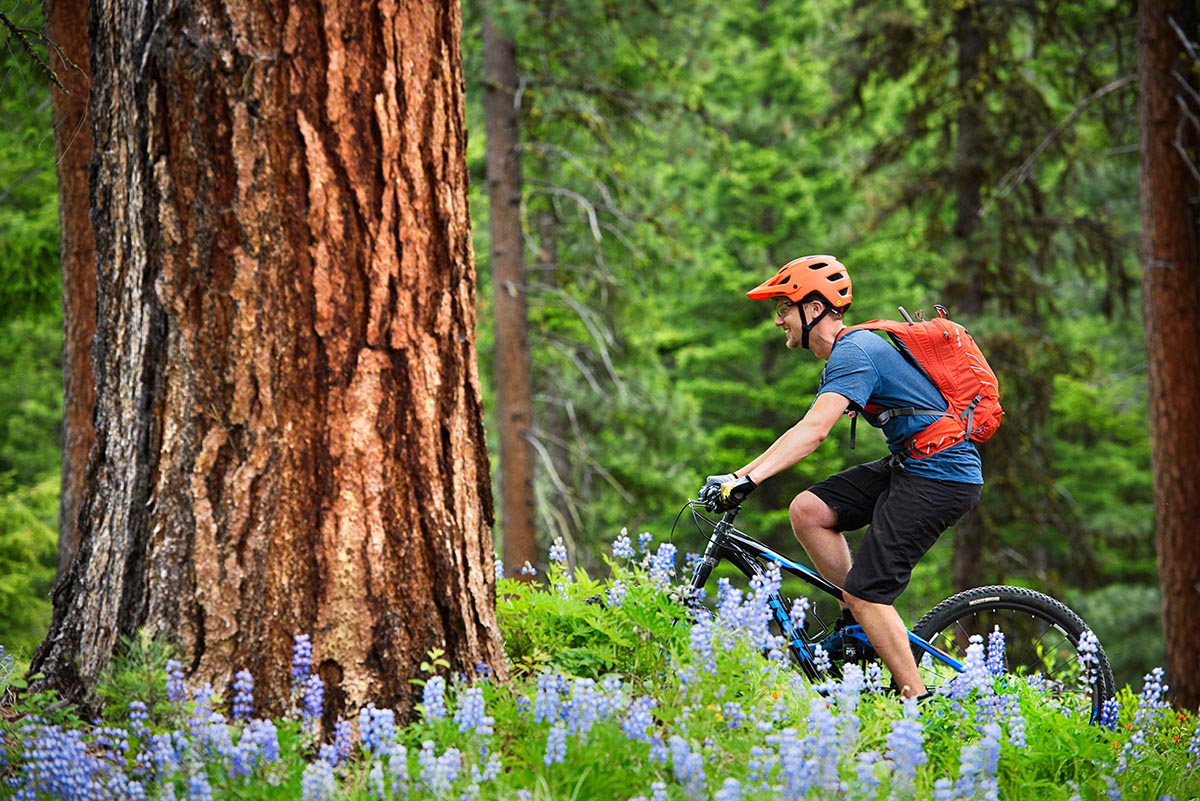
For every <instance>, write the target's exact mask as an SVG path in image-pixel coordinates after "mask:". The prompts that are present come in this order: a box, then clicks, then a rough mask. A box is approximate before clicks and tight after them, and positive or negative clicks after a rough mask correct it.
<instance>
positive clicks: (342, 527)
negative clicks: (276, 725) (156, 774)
mask: <svg viewBox="0 0 1200 801" xmlns="http://www.w3.org/2000/svg"><path fill="white" fill-rule="evenodd" d="M91 13H92V18H91V34H92V70H93V77H94V88H93V97H94V103H93V114H94V117H95V135H96V142H95V149H96V154H97V158H96V162H95V165H94V169H95V171H94V182H93V197H92V211H93V220H94V221H95V224H96V239H97V252H98V264H99V284H98V296H99V311H98V324H97V348H96V358H95V367H96V380H97V407H96V417H95V419H96V444H95V447H94V449H93V456H92V459H91V462H90V465H89V470H88V477H87V478H88V480H87V486H86V491H85V495H84V498H83V501H82V511H81V515H80V518H79V522H80V547H79V552H78V554H77V556H76V559H75V560H74V562H73V564H72V567H71V569H70V570H69V572H68V573H67V574H66V575H65V577H64V579H63V580H62V581H61V582H60V583H59V585H58V586H57V588H56V590H55V598H54V600H55V614H54V621H53V624H52V628H51V632H50V634H49V636H48V637H47V639H46V641H45V642H44V643H43V644H42V647H41V648H40V650H39V652H38V653H37V655H36V658H35V662H34V669H35V670H40V671H43V672H44V673H45V674H46V675H47V679H46V683H47V684H50V685H52V686H57V687H58V688H60V689H62V690H63V691H64V692H66V693H67V694H68V696H69V697H72V698H77V699H85V698H87V696H88V693H89V691H90V690H91V688H92V687H93V686H94V682H95V680H96V678H97V676H98V675H99V674H100V671H101V670H102V669H103V667H104V666H105V665H106V664H107V662H108V661H109V660H110V657H111V655H112V653H113V651H114V649H115V648H117V647H118V640H119V638H121V637H127V636H130V635H132V634H134V633H135V631H137V630H138V629H139V628H141V627H145V628H147V629H148V630H149V631H150V632H151V633H152V634H154V635H156V636H159V637H164V638H168V639H170V640H173V641H175V642H176V643H178V645H179V646H180V647H181V648H182V650H183V651H184V652H185V653H186V655H187V659H188V663H187V664H188V669H189V672H190V675H191V678H192V680H193V681H195V682H211V683H213V684H214V685H215V686H217V687H218V688H222V687H227V686H228V683H229V681H230V680H231V677H232V675H233V673H234V672H235V671H237V670H239V669H241V668H248V669H250V670H251V671H252V672H253V673H254V674H255V676H256V678H257V680H258V684H257V695H258V696H259V699H260V701H261V702H262V703H263V704H264V711H278V710H279V709H280V708H281V707H282V706H283V705H284V703H285V699H286V696H287V691H288V681H289V676H288V669H289V663H290V655H291V646H292V638H293V636H294V635H296V634H299V633H311V635H312V639H313V645H314V652H315V654H314V656H315V662H316V664H318V666H319V672H320V674H321V676H322V677H323V678H324V679H325V681H326V683H327V686H328V690H327V698H328V699H329V701H330V702H331V706H332V712H334V713H336V712H337V711H340V710H341V709H342V708H346V707H353V706H355V705H358V704H362V703H364V702H366V701H367V700H374V701H376V702H383V703H387V704H393V705H397V706H400V707H402V708H406V707H408V706H409V705H410V704H411V702H412V700H413V696H412V694H413V687H412V685H411V684H410V683H409V679H411V678H413V677H415V676H417V675H418V670H419V664H420V662H421V661H422V659H423V658H424V657H425V656H426V654H427V652H428V651H429V650H430V649H432V648H434V647H445V648H447V649H448V651H449V655H450V658H451V661H452V663H453V669H454V670H456V671H469V670H472V669H473V668H474V667H475V666H476V665H477V664H478V663H480V662H485V663H488V664H490V665H491V666H492V667H493V668H495V669H496V670H497V671H499V672H500V673H501V674H503V672H504V662H503V655H502V652H501V649H500V644H499V639H498V636H497V632H496V628H495V617H494V567H493V557H492V544H491V537H490V532H489V525H490V523H491V517H492V510H491V496H490V490H489V482H488V467H487V457H486V450H485V445H484V436H483V426H482V410H481V406H480V398H479V387H478V378H477V374H476V367H475V346H474V341H473V334H474V323H475V311H474V300H475V274H474V267H473V263H472V254H471V250H470V238H469V221H468V214H467V195H466V188H467V178H466V171H465V161H464V140H465V134H464V130H463V93H462V72H461V53H460V49H459V48H460V25H461V22H460V17H459V8H458V5H457V3H450V4H444V5H443V4H418V5H406V6H402V7H401V6H397V5H396V4H393V3H390V2H386V0H385V2H382V3H380V4H370V5H353V4H351V5H342V4H338V3H336V2H335V3H323V4H318V6H304V7H300V6H281V5H278V4H274V3H269V2H264V0H231V1H230V2H228V3H222V2H220V0H201V1H200V2H196V3H191V4H184V5H179V4H175V3H165V2H158V1H157V0H154V1H152V2H149V3H142V2H131V0H95V2H93V4H92V7H91Z"/></svg>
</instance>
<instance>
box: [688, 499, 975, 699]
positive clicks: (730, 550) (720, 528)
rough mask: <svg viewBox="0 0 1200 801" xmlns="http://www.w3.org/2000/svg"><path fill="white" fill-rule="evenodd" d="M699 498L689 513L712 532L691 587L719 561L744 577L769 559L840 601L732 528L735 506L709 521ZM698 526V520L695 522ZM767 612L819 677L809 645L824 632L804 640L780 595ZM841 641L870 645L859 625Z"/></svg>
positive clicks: (835, 589)
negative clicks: (772, 615)
mask: <svg viewBox="0 0 1200 801" xmlns="http://www.w3.org/2000/svg"><path fill="white" fill-rule="evenodd" d="M699 504H700V502H699V501H691V502H690V503H689V506H691V509H692V514H693V517H694V518H699V519H702V520H704V521H706V522H707V523H711V524H712V526H713V530H712V534H711V535H710V536H709V538H708V544H707V545H706V546H705V549H704V555H703V556H702V557H701V559H700V561H699V562H698V563H697V564H696V568H695V571H694V572H693V574H692V589H693V590H699V589H700V588H701V587H703V586H704V584H705V583H706V582H707V581H708V577H709V575H710V574H711V573H712V570H713V568H715V567H716V566H717V565H718V564H720V562H722V561H728V562H730V563H731V564H732V565H733V566H734V567H736V568H737V569H738V570H739V571H741V572H742V573H743V574H744V575H745V576H746V577H747V578H753V577H755V576H760V575H763V574H764V573H765V569H764V567H763V561H766V562H772V563H774V564H776V565H778V566H779V569H780V570H782V571H785V572H787V573H789V574H791V575H793V576H795V577H796V578H798V579H800V580H801V581H804V582H805V583H807V584H809V585H811V586H813V587H815V588H816V589H818V590H820V591H821V592H823V593H825V594H826V595H829V596H830V597H832V598H836V599H837V600H839V601H840V600H842V588H841V587H839V586H837V585H836V584H834V583H832V582H830V581H826V580H825V579H824V578H823V577H822V576H821V575H820V574H818V573H817V572H816V571H814V570H813V569H812V568H809V567H807V566H805V565H802V564H800V563H798V562H793V561H792V560H791V559H788V558H787V557H785V556H783V555H782V554H779V553H776V552H775V551H773V550H771V549H770V548H769V547H767V546H766V545H764V544H763V543H761V542H759V541H758V540H756V539H754V538H753V537H750V536H747V535H746V534H744V533H742V532H741V531H738V530H737V529H736V528H734V527H733V520H734V518H735V517H736V516H737V512H738V509H737V508H736V507H735V508H734V509H731V510H730V511H728V512H726V513H725V514H724V516H722V518H721V519H720V520H717V521H715V522H714V521H713V520H711V519H710V518H707V517H704V516H703V515H700V514H698V512H697V506H698V505H699ZM697 527H698V528H699V523H698V522H697ZM768 603H769V605H770V607H771V611H772V613H773V614H774V616H775V622H776V624H778V626H779V629H780V631H781V632H782V634H783V636H784V638H785V639H786V640H787V642H788V645H789V646H790V647H791V650H792V653H793V655H794V657H795V659H796V661H797V663H798V664H799V666H800V668H801V669H802V670H803V671H804V672H805V674H807V675H808V676H809V677H810V678H813V679H816V678H819V677H820V675H821V672H820V671H819V670H818V669H817V667H816V658H815V652H814V650H813V647H814V646H815V645H817V644H818V643H819V642H820V641H821V637H822V636H824V634H825V633H826V632H822V633H821V636H818V637H814V638H813V639H808V638H806V637H805V635H804V631H803V630H801V629H798V628H797V627H796V626H795V624H794V623H793V622H792V618H791V615H790V614H789V613H788V610H787V609H786V608H784V603H783V598H781V597H780V595H779V593H776V594H775V595H774V596H772V597H771V598H770V600H769V602H768ZM842 637H843V641H845V640H847V639H848V640H852V641H854V642H855V643H857V644H858V645H859V646H863V647H868V648H869V647H870V645H871V641H870V639H869V638H868V637H867V635H866V632H864V631H863V629H862V626H860V625H858V624H851V625H849V626H846V628H845V629H844V630H843V632H842ZM908 641H909V643H911V644H912V647H913V651H914V654H917V653H918V652H922V653H925V654H928V655H929V656H930V657H931V658H932V659H934V660H936V661H938V662H941V663H942V664H944V665H946V666H948V667H950V668H952V669H954V670H955V671H957V672H959V673H962V672H963V670H964V666H963V663H962V662H960V661H958V660H957V659H955V658H954V657H952V656H950V655H949V654H947V653H946V652H944V651H942V650H941V649H940V648H937V647H935V646H933V645H931V644H930V643H929V642H928V641H926V640H925V639H923V638H921V637H918V636H917V635H916V634H913V633H912V632H911V631H909V632H908Z"/></svg>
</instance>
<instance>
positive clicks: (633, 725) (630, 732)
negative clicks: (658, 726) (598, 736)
mask: <svg viewBox="0 0 1200 801" xmlns="http://www.w3.org/2000/svg"><path fill="white" fill-rule="evenodd" d="M656 706H658V701H656V700H654V699H653V698H651V697H650V696H648V695H643V696H640V697H638V698H637V699H635V700H634V702H633V703H632V704H630V705H629V711H628V712H627V713H626V714H625V719H624V720H622V721H621V731H623V732H625V737H626V738H627V739H630V740H635V741H638V742H643V743H648V742H650V734H651V731H652V730H653V729H654V716H653V715H652V714H651V712H650V710H652V709H654V707H656Z"/></svg>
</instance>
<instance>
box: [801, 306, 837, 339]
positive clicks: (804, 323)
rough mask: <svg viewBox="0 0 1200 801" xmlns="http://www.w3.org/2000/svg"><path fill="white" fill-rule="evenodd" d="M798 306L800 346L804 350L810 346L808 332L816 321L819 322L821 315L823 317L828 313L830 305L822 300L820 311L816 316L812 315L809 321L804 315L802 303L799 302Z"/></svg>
mask: <svg viewBox="0 0 1200 801" xmlns="http://www.w3.org/2000/svg"><path fill="white" fill-rule="evenodd" d="M799 306H800V330H801V334H800V347H802V348H804V349H805V350H809V349H810V348H809V347H808V332H809V331H812V330H813V327H814V326H815V325H816V324H817V323H819V322H821V319H822V318H823V317H825V315H827V314H829V308H830V307H829V304H828V303H825V302H822V303H821V313H820V314H818V315H817V316H816V317H814V318H813V319H812V320H811V321H809V319H808V318H807V317H806V316H805V315H804V304H803V303H801V304H799Z"/></svg>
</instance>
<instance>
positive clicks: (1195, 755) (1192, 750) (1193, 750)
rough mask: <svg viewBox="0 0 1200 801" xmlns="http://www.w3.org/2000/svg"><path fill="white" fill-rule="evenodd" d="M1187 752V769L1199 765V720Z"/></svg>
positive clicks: (1192, 768)
mask: <svg viewBox="0 0 1200 801" xmlns="http://www.w3.org/2000/svg"><path fill="white" fill-rule="evenodd" d="M1110 700H1111V699H1110ZM1187 753H1188V757H1189V759H1188V770H1194V769H1196V768H1198V767H1200V720H1197V721H1196V731H1194V732H1192V741H1191V743H1189V744H1188V749H1187Z"/></svg>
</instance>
